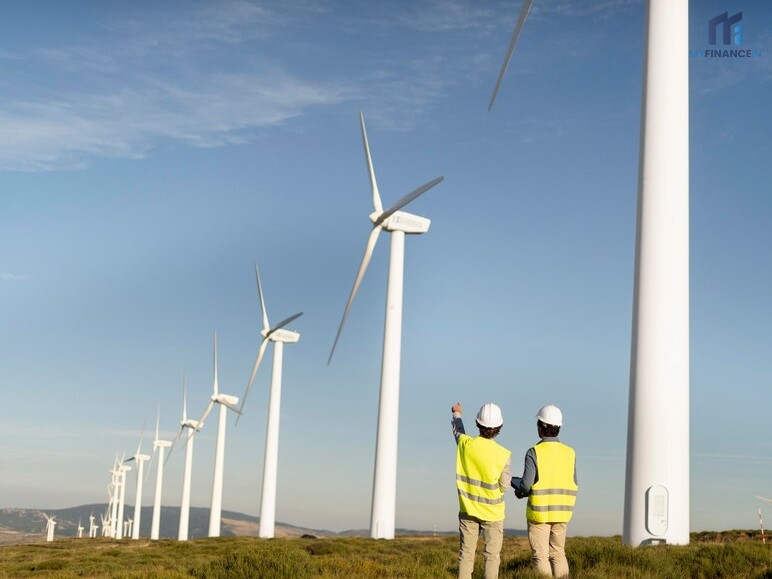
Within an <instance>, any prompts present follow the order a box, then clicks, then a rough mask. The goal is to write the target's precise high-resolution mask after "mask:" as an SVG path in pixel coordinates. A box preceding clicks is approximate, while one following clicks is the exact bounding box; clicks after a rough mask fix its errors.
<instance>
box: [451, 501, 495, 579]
mask: <svg viewBox="0 0 772 579" xmlns="http://www.w3.org/2000/svg"><path fill="white" fill-rule="evenodd" d="M481 530H482V536H483V543H484V544H485V550H484V551H483V555H484V557H485V579H497V578H498V576H499V563H500V561H501V544H502V542H503V541H504V521H483V520H482V519H478V518H477V517H472V516H470V515H467V514H466V513H459V514H458V532H459V535H460V537H461V547H460V548H459V550H458V578H459V579H472V570H473V569H474V553H475V551H476V550H477V540H478V539H479V538H480V531H481Z"/></svg>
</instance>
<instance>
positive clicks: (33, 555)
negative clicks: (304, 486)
mask: <svg viewBox="0 0 772 579" xmlns="http://www.w3.org/2000/svg"><path fill="white" fill-rule="evenodd" d="M481 550H482V549H481V548H480V549H478V562H477V566H476V568H475V578H478V577H482V557H481V554H480V552H481ZM457 551H458V539H457V538H455V537H437V538H433V537H403V538H398V539H395V540H393V541H374V540H371V539H361V538H332V539H270V540H265V539H255V538H247V537H239V538H223V539H200V540H195V541H188V542H184V543H180V542H177V541H171V540H162V541H158V542H151V541H147V540H140V541H128V540H123V541H113V540H109V539H80V540H78V539H63V540H58V541H55V542H53V543H36V544H31V545H6V546H0V578H3V579H4V578H6V577H8V578H14V579H15V578H17V577H18V578H23V577H48V578H57V579H58V578H62V579H64V578H70V577H110V578H115V579H124V578H125V579H130V578H139V577H148V578H149V577H153V578H155V577H163V578H172V579H174V578H180V579H182V578H185V579H221V578H223V579H224V578H228V579H239V578H245V579H246V578H250V579H251V578H265V579H271V578H287V579H289V578H291V579H296V578H303V577H321V578H329V579H333V578H344V577H345V578H352V579H353V578H374V577H380V578H392V577H410V578H418V579H420V578H424V577H445V578H452V577H455V575H456V569H457V567H456V563H457V561H456V558H457ZM566 552H567V554H568V560H569V564H570V566H571V576H572V577H576V578H582V579H594V578H608V577H614V578H627V577H629V578H635V579H654V578H657V579H659V578H662V579H681V578H688V579H713V578H737V579H740V578H742V579H772V545H770V544H766V545H763V544H762V543H761V542H760V541H758V540H755V539H752V538H751V537H750V535H748V534H747V533H742V532H733V533H721V534H717V533H711V534H694V535H693V536H692V544H691V545H689V546H684V547H673V546H657V547H642V548H637V549H632V548H630V547H626V546H624V545H622V543H621V540H620V538H619V537H603V538H598V537H591V538H584V537H577V538H569V539H568V542H567V545H566ZM500 577H502V578H508V577H518V578H531V579H537V578H538V577H539V575H537V574H536V573H535V572H534V571H533V570H532V568H531V552H530V549H529V547H528V542H527V539H525V538H523V537H506V538H505V540H504V547H503V549H502V564H501V574H500Z"/></svg>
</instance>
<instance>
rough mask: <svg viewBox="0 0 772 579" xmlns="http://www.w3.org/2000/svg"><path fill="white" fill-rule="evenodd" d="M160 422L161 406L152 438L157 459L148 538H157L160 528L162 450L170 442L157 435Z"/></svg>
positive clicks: (162, 478)
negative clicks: (151, 518)
mask: <svg viewBox="0 0 772 579" xmlns="http://www.w3.org/2000/svg"><path fill="white" fill-rule="evenodd" d="M160 423H161V407H160V406H159V407H158V414H157V415H156V419H155V438H154V439H153V451H154V452H157V453H158V454H157V456H158V461H157V463H156V473H155V499H154V500H153V521H152V523H151V525H150V539H151V540H153V541H157V540H158V536H159V532H160V528H161V494H162V491H163V480H164V450H165V449H166V448H169V447H170V446H171V445H172V443H171V441H169V440H161V439H160V438H159V436H158V429H159V425H160Z"/></svg>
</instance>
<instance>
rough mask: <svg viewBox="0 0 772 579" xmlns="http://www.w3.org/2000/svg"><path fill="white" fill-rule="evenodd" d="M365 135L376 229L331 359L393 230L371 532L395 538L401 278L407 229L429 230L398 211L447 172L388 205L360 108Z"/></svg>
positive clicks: (422, 221) (422, 220) (426, 222)
mask: <svg viewBox="0 0 772 579" xmlns="http://www.w3.org/2000/svg"><path fill="white" fill-rule="evenodd" d="M359 121H360V125H361V128H362V141H363V142H364V148H365V160H366V162H367V169H368V172H369V174H370V186H371V188H372V194H373V208H374V211H373V212H372V213H371V214H370V221H372V223H373V229H372V231H371V232H370V237H369V238H368V240H367V245H366V246H365V253H364V255H363V256H362V262H361V263H360V264H359V271H357V275H356V278H355V279H354V285H353V287H352V288H351V294H350V295H349V298H348V302H347V303H346V308H345V310H344V311H343V318H342V319H341V321H340V326H338V333H337V334H336V336H335V342H333V345H332V350H331V351H330V357H329V359H328V360H327V364H329V363H330V361H331V360H332V355H333V354H334V353H335V346H336V345H337V344H338V339H339V338H340V334H341V331H342V330H343V325H344V324H345V323H346V318H347V317H348V313H349V310H350V309H351V304H352V302H353V301H354V297H355V296H356V293H357V290H358V289H359V284H360V283H361V282H362V278H363V277H364V275H365V272H366V271H367V266H368V265H369V263H370V258H371V257H372V254H373V250H374V249H375V244H376V242H377V241H378V235H379V234H380V232H381V231H382V230H386V231H388V232H389V233H391V247H390V257H389V280H388V286H387V290H386V321H385V324H384V332H383V359H382V363H381V391H380V401H379V406H378V435H377V442H376V447H375V474H374V480H373V502H372V510H371V514H370V536H371V537H372V538H373V539H393V538H394V519H395V509H396V494H397V440H398V432H397V430H398V422H399V368H400V355H401V351H400V350H401V342H402V281H403V270H404V257H405V234H406V233H409V234H420V233H426V232H427V231H429V225H430V224H431V221H430V220H429V219H426V218H425V217H419V216H418V215H412V214H410V213H406V212H403V211H400V209H401V208H402V207H404V206H405V205H407V204H408V203H410V202H411V201H413V200H414V199H416V198H417V197H418V196H419V195H422V194H423V193H425V192H426V191H428V190H429V189H431V188H432V187H434V186H435V185H437V184H438V183H439V182H440V181H442V179H443V177H437V178H436V179H434V180H432V181H429V182H428V183H426V184H424V185H421V186H420V187H419V188H418V189H416V190H414V191H412V192H411V193H408V194H407V195H405V196H404V197H403V198H402V199H400V200H399V201H397V202H396V203H395V204H394V205H392V206H391V207H389V208H388V209H386V210H385V211H384V209H383V206H382V204H381V197H380V193H379V192H378V184H377V183H376V180H375V171H374V170H373V161H372V158H371V156H370V145H369V143H368V141H367V129H366V128H365V117H364V115H363V114H362V113H361V112H360V113H359Z"/></svg>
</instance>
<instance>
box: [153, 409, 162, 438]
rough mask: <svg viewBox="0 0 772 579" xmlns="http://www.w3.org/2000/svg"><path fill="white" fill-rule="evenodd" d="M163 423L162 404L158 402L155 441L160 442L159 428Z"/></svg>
mask: <svg viewBox="0 0 772 579" xmlns="http://www.w3.org/2000/svg"><path fill="white" fill-rule="evenodd" d="M160 425H161V405H160V404H158V412H156V415H155V438H154V439H153V442H154V443H155V442H158V429H159V427H160Z"/></svg>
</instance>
